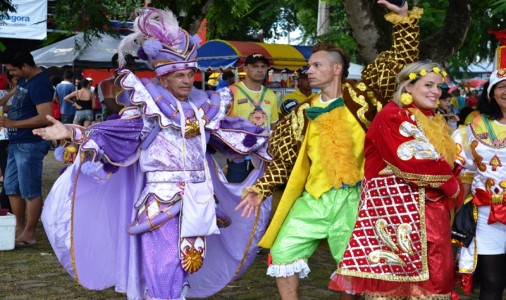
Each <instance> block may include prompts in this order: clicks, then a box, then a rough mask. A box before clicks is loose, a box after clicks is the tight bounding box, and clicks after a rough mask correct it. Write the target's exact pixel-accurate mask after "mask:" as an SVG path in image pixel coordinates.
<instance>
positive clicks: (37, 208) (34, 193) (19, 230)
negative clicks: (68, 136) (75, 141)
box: [0, 50, 54, 247]
mask: <svg viewBox="0 0 506 300" xmlns="http://www.w3.org/2000/svg"><path fill="white" fill-rule="evenodd" d="M2 63H4V64H5V66H6V68H7V70H8V71H9V73H10V74H11V75H12V76H13V77H14V78H16V79H17V85H16V89H15V92H14V94H13V96H12V97H13V100H12V104H11V105H10V106H9V111H8V117H5V116H0V127H5V128H7V129H8V132H9V149H8V152H9V153H8V158H7V167H6V170H5V174H4V189H5V193H6V194H7V195H8V196H9V201H10V204H11V207H12V212H13V213H14V215H15V216H16V246H18V247H22V246H27V245H34V244H36V242H37V238H36V234H35V230H36V228H37V224H38V222H39V218H40V215H41V211H42V164H43V159H44V156H46V154H47V152H48V151H49V146H50V143H49V142H48V141H45V140H43V139H42V138H41V137H39V136H37V135H35V134H33V133H32V129H34V128H39V127H42V126H46V125H47V124H49V122H48V120H47V119H46V115H51V113H52V111H51V101H52V100H53V96H54V89H53V85H52V84H51V81H50V80H49V77H48V75H47V74H46V73H45V72H43V71H42V69H41V68H39V67H38V66H37V65H36V64H35V62H34V60H33V56H32V55H31V54H30V52H28V51H26V50H19V51H12V50H11V51H6V52H5V53H4V56H3V57H2Z"/></svg>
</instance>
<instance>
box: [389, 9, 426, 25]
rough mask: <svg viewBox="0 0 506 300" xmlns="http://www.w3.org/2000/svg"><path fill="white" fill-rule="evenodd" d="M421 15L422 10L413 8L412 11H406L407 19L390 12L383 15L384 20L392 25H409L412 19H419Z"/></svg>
mask: <svg viewBox="0 0 506 300" xmlns="http://www.w3.org/2000/svg"><path fill="white" fill-rule="evenodd" d="M422 15H423V8H419V7H413V9H412V10H410V11H408V16H407V17H405V16H401V15H399V14H396V13H393V12H391V13H388V14H386V15H385V20H387V21H389V22H390V23H392V24H403V23H404V24H406V23H411V22H412V21H413V19H420V18H421V17H422Z"/></svg>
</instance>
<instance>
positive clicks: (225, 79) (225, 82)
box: [216, 71, 235, 90]
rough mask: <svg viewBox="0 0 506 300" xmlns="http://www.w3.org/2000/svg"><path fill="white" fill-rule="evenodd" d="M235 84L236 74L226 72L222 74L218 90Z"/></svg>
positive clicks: (217, 86)
mask: <svg viewBox="0 0 506 300" xmlns="http://www.w3.org/2000/svg"><path fill="white" fill-rule="evenodd" d="M234 83H235V73H234V72H232V71H226V72H223V73H222V74H221V80H220V81H219V82H218V84H217V85H216V90H219V89H221V88H224V87H227V86H230V85H232V84H234Z"/></svg>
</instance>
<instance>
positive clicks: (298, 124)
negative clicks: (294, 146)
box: [291, 103, 310, 142]
mask: <svg viewBox="0 0 506 300" xmlns="http://www.w3.org/2000/svg"><path fill="white" fill-rule="evenodd" d="M309 106H310V105H309V103H304V104H302V105H301V106H300V107H299V109H298V110H297V112H296V113H293V114H291V116H292V120H291V121H292V122H291V125H292V132H293V135H294V137H295V140H297V141H299V142H301V141H302V140H303V139H304V135H303V134H302V131H303V130H304V111H305V110H306V109H307V108H308V107H309Z"/></svg>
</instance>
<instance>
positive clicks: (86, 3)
mask: <svg viewBox="0 0 506 300" xmlns="http://www.w3.org/2000/svg"><path fill="white" fill-rule="evenodd" d="M327 2H328V4H329V6H330V17H329V21H330V30H329V33H328V34H326V35H323V36H319V37H317V36H316V32H317V28H316V26H317V15H318V1H315V0H278V1H272V0H220V1H214V0H186V1H173V0H152V6H154V7H159V8H169V9H170V10H172V11H173V12H174V13H175V14H176V15H177V16H179V17H178V18H179V21H180V24H181V26H182V27H183V28H185V29H186V30H188V31H189V32H190V33H191V34H193V33H196V31H197V28H198V26H199V24H200V23H201V21H202V20H203V19H204V18H206V19H207V34H208V36H207V37H208V39H225V40H241V41H245V40H262V39H264V38H278V37H281V36H286V35H287V34H288V33H290V32H293V31H295V30H296V29H298V30H300V31H301V32H302V34H301V36H300V38H299V39H298V40H297V41H296V43H297V44H305V45H313V44H315V43H317V42H330V43H334V44H337V45H340V46H341V47H342V48H343V49H345V51H346V52H347V53H348V54H349V55H350V57H351V59H352V61H354V62H358V63H368V62H370V61H371V60H372V59H374V57H375V56H376V55H377V54H378V53H379V52H380V51H382V50H384V49H386V48H388V47H389V45H390V43H391V42H390V40H389V38H388V37H389V36H390V31H391V25H390V24H389V23H387V22H386V21H385V20H384V17H383V16H384V14H385V13H386V10H385V9H384V8H383V7H382V6H380V5H378V4H376V1H373V0H327ZM408 2H409V3H410V6H413V5H416V6H418V7H422V8H423V9H424V15H423V17H422V19H421V37H422V41H421V44H420V48H421V51H420V58H421V59H432V60H435V61H438V62H440V63H443V64H445V65H449V66H452V67H453V68H454V69H456V68H457V67H461V66H465V65H467V64H470V63H474V62H478V61H481V60H491V59H492V56H493V54H494V49H495V48H496V47H497V45H498V41H497V40H496V39H495V38H494V37H493V36H492V35H490V34H489V33H488V30H490V29H492V30H499V29H504V28H501V27H503V26H504V24H506V22H505V21H506V20H505V19H506V0H408ZM143 4H144V0H123V1H102V0H81V1H76V0H58V1H56V11H55V21H56V22H57V29H58V30H59V31H58V32H60V33H54V34H52V35H50V36H49V38H48V40H47V41H46V43H51V42H54V41H55V40H56V39H59V38H61V36H59V35H61V34H62V33H63V34H66V35H70V34H71V33H73V32H75V31H84V32H85V38H86V39H89V38H90V37H92V36H97V35H99V34H100V33H103V32H109V33H113V34H114V33H115V31H114V30H113V28H112V24H111V22H110V19H116V20H120V21H126V20H127V19H132V18H133V15H132V12H133V11H134V10H135V9H136V8H139V7H141V6H142V5H143ZM9 11H11V12H12V6H11V1H10V0H0V14H6V13H8V12H9Z"/></svg>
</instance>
